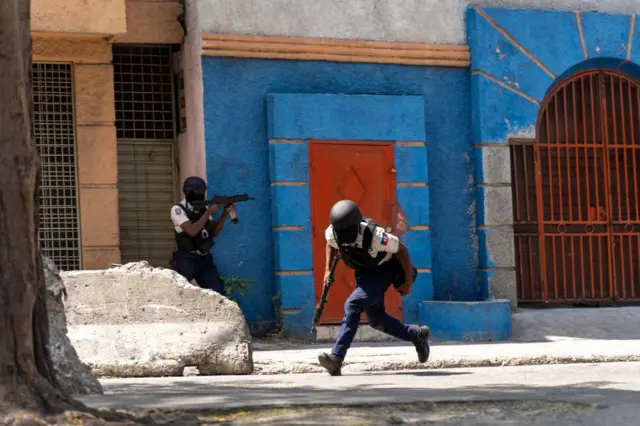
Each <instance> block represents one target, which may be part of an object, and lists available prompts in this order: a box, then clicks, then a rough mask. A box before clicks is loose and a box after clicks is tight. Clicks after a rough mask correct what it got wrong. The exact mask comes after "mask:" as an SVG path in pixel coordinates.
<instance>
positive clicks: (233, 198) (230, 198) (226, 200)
mask: <svg viewBox="0 0 640 426" xmlns="http://www.w3.org/2000/svg"><path fill="white" fill-rule="evenodd" d="M248 200H255V198H253V197H249V194H246V193H245V194H235V195H214V196H213V198H212V199H210V200H202V201H194V202H193V203H192V204H193V207H195V208H196V209H202V208H207V207H208V206H212V205H214V204H218V205H224V206H230V205H232V204H235V203H240V202H243V201H248ZM229 217H230V218H231V222H232V223H234V224H235V223H238V222H240V220H238V217H237V216H236V212H235V210H232V211H230V212H229Z"/></svg>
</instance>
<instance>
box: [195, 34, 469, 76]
mask: <svg viewBox="0 0 640 426" xmlns="http://www.w3.org/2000/svg"><path fill="white" fill-rule="evenodd" d="M202 55H203V56H218V57H231V58H254V59H287V60H299V61H336V62H360V63H379V64H401V65H418V66H441V67H461V68H465V67H468V66H469V64H470V54H469V47H468V46H466V45H440V44H423V43H398V42H381V41H364V40H336V39H327V38H307V37H278V36H251V35H235V34H202Z"/></svg>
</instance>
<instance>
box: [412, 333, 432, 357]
mask: <svg viewBox="0 0 640 426" xmlns="http://www.w3.org/2000/svg"><path fill="white" fill-rule="evenodd" d="M430 332H431V331H430V330H429V327H427V326H426V325H425V326H422V327H420V328H419V330H418V335H417V336H416V337H415V338H414V340H413V345H414V346H415V347H416V352H418V362H420V364H423V363H425V362H427V360H428V359H429V353H430V352H431V349H430V348H429V333H430Z"/></svg>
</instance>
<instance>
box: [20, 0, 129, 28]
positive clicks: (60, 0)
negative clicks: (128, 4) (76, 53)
mask: <svg viewBox="0 0 640 426" xmlns="http://www.w3.org/2000/svg"><path fill="white" fill-rule="evenodd" d="M31 31H32V32H34V33H63V34H82V35H85V36H86V35H89V34H101V35H105V36H112V35H115V34H123V33H124V32H125V31H126V12H125V0H31Z"/></svg>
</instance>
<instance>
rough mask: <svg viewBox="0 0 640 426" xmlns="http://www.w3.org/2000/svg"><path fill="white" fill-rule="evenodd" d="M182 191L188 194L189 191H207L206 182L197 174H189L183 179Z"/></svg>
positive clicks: (203, 192)
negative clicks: (189, 175)
mask: <svg viewBox="0 0 640 426" xmlns="http://www.w3.org/2000/svg"><path fill="white" fill-rule="evenodd" d="M182 192H184V193H185V194H189V193H191V192H193V193H196V194H205V193H206V192H207V183H206V182H205V181H204V180H203V179H202V178H199V177H197V176H191V177H188V178H186V179H185V180H184V184H182Z"/></svg>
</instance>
